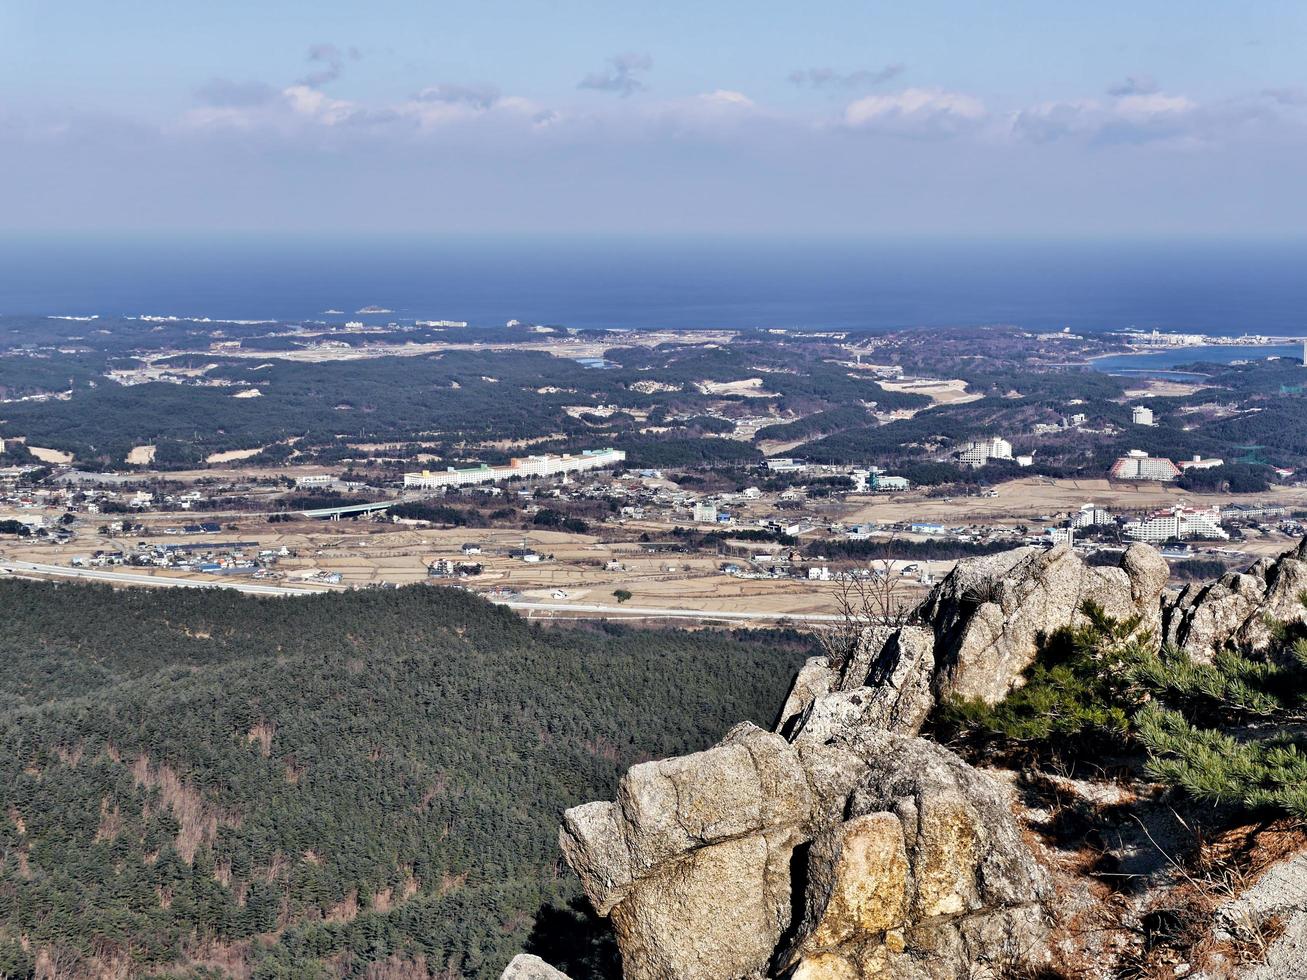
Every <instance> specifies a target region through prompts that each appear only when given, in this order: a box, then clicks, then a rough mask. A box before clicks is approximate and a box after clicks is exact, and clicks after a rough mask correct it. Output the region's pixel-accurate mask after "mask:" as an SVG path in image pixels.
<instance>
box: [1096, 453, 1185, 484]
mask: <svg viewBox="0 0 1307 980" xmlns="http://www.w3.org/2000/svg"><path fill="white" fill-rule="evenodd" d="M1107 475H1108V476H1109V477H1110V478H1111V479H1113V480H1158V481H1161V482H1163V483H1168V482H1170V481H1171V480H1174V479H1175V478H1176V477H1178V476H1179V475H1180V468H1179V467H1178V466H1176V465H1175V464H1174V463H1173V462H1171V461H1170V460H1169V459H1166V458H1164V457H1161V456H1149V455H1148V453H1146V452H1144V451H1143V450H1142V449H1132V450H1130V451H1129V452H1128V453H1126V454H1125V455H1124V456H1122V457H1121V458H1120V459H1118V460H1117V461H1116V462H1115V463H1113V464H1112V468H1111V469H1110V470H1108V472H1107Z"/></svg>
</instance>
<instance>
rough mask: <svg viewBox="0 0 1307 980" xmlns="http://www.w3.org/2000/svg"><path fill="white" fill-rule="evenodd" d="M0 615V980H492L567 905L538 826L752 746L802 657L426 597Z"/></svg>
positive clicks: (24, 595) (93, 600)
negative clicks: (738, 727) (741, 734)
mask: <svg viewBox="0 0 1307 980" xmlns="http://www.w3.org/2000/svg"><path fill="white" fill-rule="evenodd" d="M0 611H2V612H3V616H4V629H3V630H2V631H0V699H3V700H2V701H0V704H3V706H4V707H3V710H0V797H2V799H0V976H31V975H34V973H35V971H36V970H37V969H38V966H39V967H40V968H41V969H42V970H43V971H44V972H46V973H49V970H50V969H52V968H54V967H59V968H61V969H63V970H64V973H63V975H68V976H80V975H90V974H93V973H95V972H97V971H101V970H106V971H107V970H108V969H109V968H110V967H111V966H114V965H116V966H117V968H118V969H119V971H120V972H119V973H118V975H140V974H143V973H147V972H149V973H155V974H159V973H167V974H168V975H174V976H202V975H203V976H227V975H232V976H260V977H263V976H267V977H271V976H278V977H283V976H284V977H290V976H294V977H317V976H365V975H366V976H383V975H384V976H401V975H402V976H406V977H410V976H411V977H424V976H431V977H434V976H441V977H448V978H455V977H460V976H467V977H490V976H496V975H497V974H498V971H499V970H500V969H501V968H502V966H503V964H504V962H505V961H506V960H507V959H508V957H509V955H510V954H511V953H512V952H514V951H517V950H520V949H521V948H522V946H523V943H524V942H525V940H526V937H527V935H528V933H529V932H530V931H531V928H532V925H533V922H534V920H535V918H536V916H537V913H538V912H539V911H540V910H541V909H542V908H544V907H546V906H553V907H554V908H559V907H562V906H564V905H565V903H566V902H567V900H568V899H569V898H570V897H571V896H572V895H573V894H574V891H575V886H574V885H573V883H572V882H571V881H570V879H568V878H567V877H566V876H565V874H564V873H563V872H562V871H561V870H560V866H559V865H558V863H557V852H556V842H555V829H556V824H557V819H558V816H559V812H560V811H561V809H563V808H564V807H567V806H571V805H574V804H576V803H580V802H583V801H586V800H590V799H597V798H603V797H605V796H611V794H612V792H613V790H614V786H615V783H616V779H617V776H618V775H619V774H620V773H621V772H622V771H624V770H625V769H626V768H627V767H628V766H630V765H631V764H632V763H634V762H636V761H639V760H641V759H644V758H648V757H654V756H666V755H675V754H679V753H684V752H686V751H693V750H695V749H698V748H701V747H706V746H707V745H709V744H711V743H712V742H713V741H714V740H716V739H717V738H719V737H720V736H721V734H722V733H723V732H724V731H725V729H726V728H728V727H729V726H730V725H731V724H733V723H734V722H736V721H739V720H741V719H745V718H750V719H753V720H756V721H759V722H762V723H767V722H770V721H771V720H772V719H771V714H772V712H773V711H774V710H775V706H776V705H777V704H779V703H780V700H781V697H782V695H783V689H784V687H785V686H786V684H787V683H788V680H789V677H790V676H791V673H792V670H793V668H794V667H795V666H796V665H797V663H798V661H799V660H800V658H801V657H802V656H803V654H804V653H805V652H806V651H804V650H803V649H802V644H801V643H799V642H796V641H795V638H793V637H788V638H787V637H784V636H780V635H771V636H760V635H757V634H754V635H750V636H744V635H740V636H733V635H728V634H719V633H690V632H679V631H678V632H672V631H667V632H649V631H636V630H628V629H616V628H610V629H598V628H581V629H540V628H538V627H533V626H530V625H529V624H527V623H525V622H523V621H521V620H520V619H518V618H517V617H515V616H514V615H512V614H511V613H509V612H507V611H505V610H502V609H499V608H497V607H494V606H491V605H489V604H487V603H485V602H483V601H480V600H478V599H476V598H474V597H471V596H469V595H466V594H464V593H460V592H456V591H451V590H445V589H432V588H426V587H413V588H408V589H401V590H379V591H368V592H356V593H349V594H340V595H329V596H320V597H313V598H306V599H295V600H277V599H257V598H252V597H246V596H239V595H236V594H234V593H230V592H221V591H212V592H209V591H204V592H200V591H196V592H190V591H185V590H173V591H168V592H151V591H125V592H114V591H111V590H109V589H107V588H101V587H89V586H54V585H46V584H36V583H27V582H18V581H9V582H0ZM554 914H555V915H556V913H554ZM383 963H384V964H385V967H384V970H389V971H392V972H384V970H383V972H376V971H377V970H378V969H382V968H381V967H380V966H379V964H383ZM370 964H371V965H372V966H371V967H370V966H369V965H370ZM369 969H371V970H372V971H373V972H371V973H369V972H368V971H369Z"/></svg>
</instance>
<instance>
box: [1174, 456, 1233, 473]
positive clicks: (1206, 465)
mask: <svg viewBox="0 0 1307 980" xmlns="http://www.w3.org/2000/svg"><path fill="white" fill-rule="evenodd" d="M1176 465H1177V466H1179V467H1180V469H1182V470H1212V469H1215V468H1216V467H1218V466H1224V465H1225V460H1223V459H1203V457H1201V456H1199V455H1198V454H1197V453H1194V458H1193V459H1185V460H1181V461H1180V462H1179V463H1177V464H1176Z"/></svg>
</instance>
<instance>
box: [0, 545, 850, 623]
mask: <svg viewBox="0 0 1307 980" xmlns="http://www.w3.org/2000/svg"><path fill="white" fill-rule="evenodd" d="M0 571H4V572H8V573H9V574H11V575H18V576H20V577H24V578H44V577H46V576H57V577H60V578H71V579H82V580H83V581H92V582H105V583H108V584H110V585H152V586H155V587H163V588H173V589H235V590H236V591H237V592H246V593H249V594H251V595H277V596H304V595H317V594H320V592H321V590H318V589H307V588H305V589H296V588H288V587H285V586H279V585H263V584H261V583H259V582H250V581H244V580H232V579H227V578H214V579H213V580H212V581H210V580H200V579H188V578H174V577H172V576H168V575H147V574H145V573H143V572H110V571H105V570H104V569H100V568H72V567H69V566H66V565H42V564H39V563H37V562H30V561H14V560H12V559H3V560H0ZM490 601H491V602H495V603H497V604H498V605H502V606H507V607H508V608H509V609H513V610H515V611H517V612H527V613H529V612H547V613H570V614H572V615H573V616H576V617H579V618H582V619H606V618H608V617H610V616H611V617H614V618H621V619H633V618H638V619H697V620H709V619H715V620H722V619H725V620H741V621H746V622H759V621H762V622H779V621H780V620H783V619H788V620H793V621H796V622H805V623H833V622H838V621H839V619H840V617H839V616H836V615H831V614H828V613H783V612H752V611H744V610H736V611H730V612H718V611H716V610H711V609H666V608H662V607H659V606H627V605H622V606H603V605H588V604H585V603H580V602H520V601H518V600H514V599H491V600H490Z"/></svg>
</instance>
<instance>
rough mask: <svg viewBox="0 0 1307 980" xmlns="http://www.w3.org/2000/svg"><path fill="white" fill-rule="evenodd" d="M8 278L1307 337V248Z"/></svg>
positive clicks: (874, 253)
mask: <svg viewBox="0 0 1307 980" xmlns="http://www.w3.org/2000/svg"><path fill="white" fill-rule="evenodd" d="M0 267H3V269H4V270H5V271H4V273H3V274H2V275H0V315H41V316H69V317H91V316H99V317H103V318H113V317H119V316H141V315H148V316H175V317H196V318H211V319H215V320H217V319H228V320H264V319H266V320H282V321H305V320H324V319H325V320H333V321H334V320H339V319H341V318H342V317H348V318H350V319H362V320H365V321H366V322H373V323H377V322H388V321H399V322H404V321H412V320H465V321H467V322H468V323H469V324H470V325H473V326H498V325H502V324H503V323H504V322H506V321H507V320H509V319H519V320H523V321H526V322H533V323H550V324H558V325H562V326H568V327H578V328H613V329H656V328H660V327H664V328H675V329H710V328H729V329H745V328H751V327H762V328H790V329H816V330H820V329H831V330H888V329H902V328H912V327H948V326H979V325H989V324H1012V325H1016V326H1020V327H1026V328H1030V329H1039V330H1049V329H1062V328H1070V329H1071V330H1075V331H1101V330H1120V329H1126V328H1131V327H1134V328H1138V329H1145V330H1148V329H1154V328H1156V329H1160V330H1172V331H1176V330H1178V331H1190V332H1196V333H1208V334H1242V333H1251V334H1265V335H1270V336H1298V335H1302V334H1305V333H1307V277H1305V276H1303V274H1302V269H1303V268H1307V240H1304V241H1300V240H1293V241H1257V242H1181V241H1169V242H1168V241H1126V242H1110V241H1061V242H1057V241H1054V242H1048V241H996V242H984V241H976V240H924V239H914V240H909V241H897V242H895V241H868V240H847V239H843V240H842V239H820V240H818V239H801V238H790V239H777V238H760V239H745V238H725V237H723V238H708V237H695V238H676V239H670V238H654V239H634V238H620V237H578V236H569V237H559V238H547V237H542V236H532V237H523V238H485V237H457V236H447V237H444V238H441V239H434V238H433V239H417V238H411V237H388V238H381V237H367V236H357V235H339V236H334V237H333V236H327V235H319V236H314V237H302V236H300V237H289V236H287V237H275V236H258V237H254V236H221V237H206V238H183V237H167V236H123V237H120V238H115V237H110V236H106V235H95V236H84V237H68V236H62V237H56V236H42V237H27V238H22V237H15V236H10V237H9V238H8V239H6V240H4V241H0ZM368 307H377V308H380V309H382V310H384V311H386V312H384V313H377V314H360V313H359V312H358V311H360V310H363V309H365V308H368Z"/></svg>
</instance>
